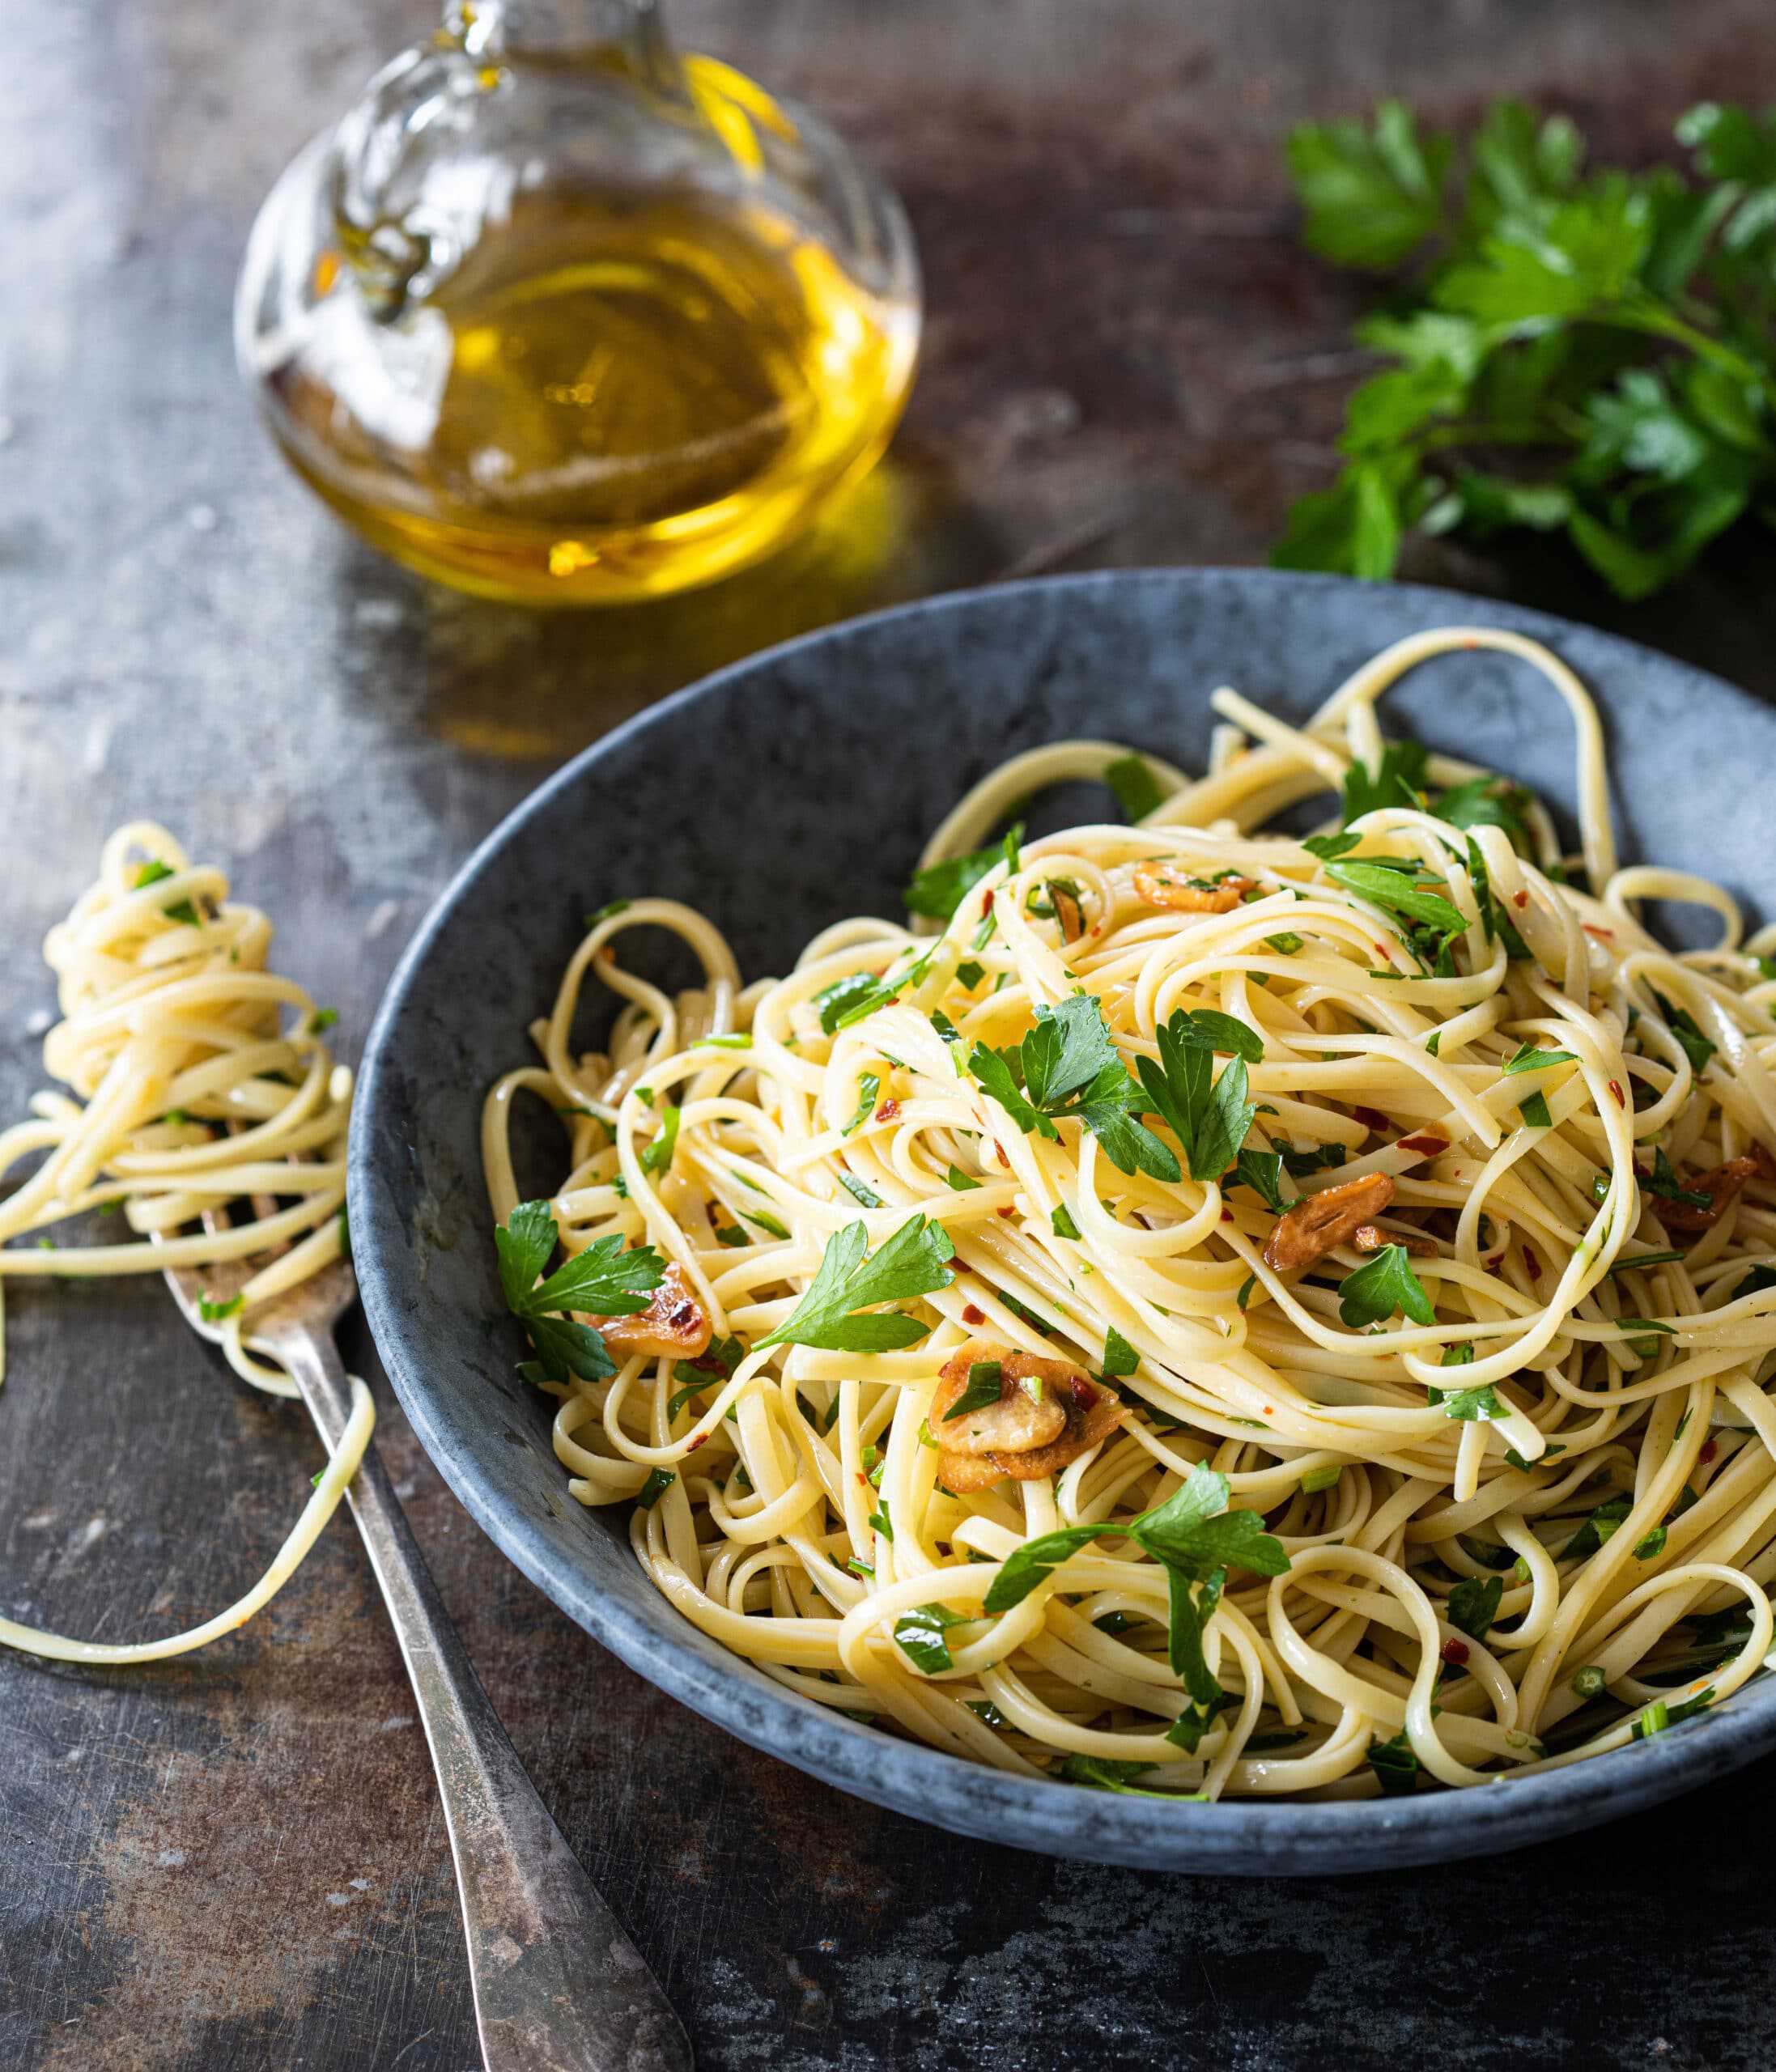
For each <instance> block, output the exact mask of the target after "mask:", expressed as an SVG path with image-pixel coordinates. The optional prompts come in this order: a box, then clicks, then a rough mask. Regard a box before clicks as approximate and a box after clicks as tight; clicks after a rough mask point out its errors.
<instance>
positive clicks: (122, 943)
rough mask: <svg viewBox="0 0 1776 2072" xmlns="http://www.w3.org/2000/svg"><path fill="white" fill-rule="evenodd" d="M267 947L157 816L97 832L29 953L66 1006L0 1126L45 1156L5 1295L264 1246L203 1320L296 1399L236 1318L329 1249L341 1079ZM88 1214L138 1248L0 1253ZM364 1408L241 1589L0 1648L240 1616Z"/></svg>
mask: <svg viewBox="0 0 1776 2072" xmlns="http://www.w3.org/2000/svg"><path fill="white" fill-rule="evenodd" d="M270 946H271V923H270V921H269V920H268V919H266V916H265V915H263V914H261V912H259V911H258V910H257V908H255V907H245V906H239V905H236V904H235V903H234V902H232V901H231V900H230V899H229V898H228V881H227V878H226V877H223V873H221V872H220V871H219V870H216V869H214V868H210V867H208V866H205V865H194V864H191V863H189V861H188V860H187V859H186V857H185V852H184V851H183V850H182V849H181V847H180V846H179V844H178V843H176V841H175V840H174V839H173V838H172V835H170V834H168V832H167V830H165V829H164V828H163V827H158V826H155V825H154V824H153V823H152V822H147V821H142V822H135V823H134V824H132V825H131V826H127V827H123V828H120V829H119V830H117V833H116V834H113V836H112V837H111V839H110V840H109V841H108V842H107V843H106V844H105V846H104V855H103V857H102V859H101V861H100V869H99V878H98V882H97V883H96V884H95V885H91V886H89V887H88V888H87V890H86V891H85V892H83V894H81V896H80V898H79V899H78V900H76V901H75V902H74V908H73V911H71V912H70V914H69V915H68V918H67V919H66V920H65V921H63V922H62V923H60V924H59V925H58V926H57V927H56V928H52V929H51V930H50V932H49V938H48V940H47V941H46V942H45V945H44V954H45V957H46V958H47V959H48V961H49V965H50V966H51V968H52V969H53V970H54V971H55V972H56V974H57V978H58V979H59V981H60V996H61V1004H62V1021H59V1022H58V1023H57V1025H55V1027H54V1028H53V1029H52V1030H50V1031H49V1035H48V1037H47V1038H45V1042H44V1063H45V1066H46V1068H48V1070H49V1073H50V1075H51V1076H52V1077H53V1078H55V1079H57V1080H59V1081H61V1082H62V1085H65V1086H66V1087H67V1088H69V1089H70V1092H69V1093H39V1094H37V1095H36V1097H35V1098H33V1099H32V1103H31V1107H32V1120H30V1121H28V1122H23V1123H15V1125H14V1126H13V1127H11V1128H10V1129H7V1130H4V1131H0V1175H5V1174H9V1173H10V1172H11V1170H13V1168H14V1167H15V1166H18V1165H19V1163H20V1161H23V1160H24V1159H26V1158H28V1157H32V1156H37V1157H39V1161H40V1162H39V1163H38V1164H37V1166H36V1168H35V1170H33V1171H32V1172H31V1173H30V1174H28V1175H27V1176H26V1177H25V1178H23V1179H22V1180H20V1181H19V1182H18V1183H17V1184H16V1185H15V1187H14V1188H13V1190H12V1191H11V1193H10V1194H9V1195H6V1196H5V1197H4V1199H0V1289H4V1287H5V1284H6V1277H7V1276H14V1275H19V1274H47V1275H53V1276H60V1277H62V1278H65V1279H66V1278H80V1279H91V1278H96V1277H100V1276H109V1275H113V1274H121V1273H157V1272H159V1271H160V1270H161V1268H162V1267H169V1266H172V1267H192V1266H205V1265H210V1264H215V1263H219V1262H221V1261H223V1260H239V1259H251V1258H254V1257H256V1256H257V1255H260V1254H270V1253H275V1254H276V1256H275V1257H270V1258H268V1259H266V1263H264V1264H263V1265H261V1266H260V1267H257V1270H256V1271H255V1272H253V1276H252V1277H251V1279H250V1280H248V1281H247V1282H246V1283H245V1284H244V1286H243V1287H242V1288H241V1289H240V1300H239V1302H238V1305H237V1306H233V1307H232V1308H231V1310H230V1311H229V1314H227V1315H226V1316H225V1317H223V1318H219V1323H220V1326H221V1329H222V1333H223V1337H222V1347H223V1353H224V1354H225V1356H226V1357H227V1361H228V1363H229V1365H231V1366H232V1368H233V1369H234V1370H235V1372H236V1374H239V1375H240V1377H241V1378H242V1379H243V1380H245V1381H248V1382H251V1383H252V1384H253V1386H254V1387H256V1388H260V1389H264V1390H266V1391H268V1392H269V1393H270V1394H272V1395H286V1396H293V1395H295V1393H296V1387H295V1383H294V1382H292V1381H291V1380H290V1379H289V1378H288V1377H287V1375H285V1374H283V1371H282V1370H281V1369H278V1368H276V1367H273V1366H270V1365H266V1362H265V1361H261V1360H258V1359H256V1358H255V1357H253V1354H252V1352H250V1351H249V1349H248V1346H247V1343H246V1340H245V1339H244V1336H243V1329H244V1328H246V1329H247V1330H249V1331H250V1326H251V1321H252V1315H253V1310H255V1309H256V1308H257V1306H259V1305H261V1303H264V1302H266V1301H269V1300H270V1298H271V1297H274V1296H276V1295H280V1294H283V1293H286V1292H287V1291H288V1290H289V1289H291V1288H294V1287H295V1286H296V1285H297V1284H299V1283H300V1282H301V1281H303V1280H306V1279H308V1276H310V1275H312V1274H314V1273H317V1272H319V1271H320V1270H321V1268H322V1267H325V1266H326V1265H328V1264H329V1263H331V1262H332V1261H333V1260H334V1259H338V1257H339V1256H340V1253H341V1250H342V1246H343V1227H342V1218H343V1214H344V1203H345V1196H346V1163H345V1161H346V1128H347V1125H348V1124H349V1123H350V1120H351V1085H352V1082H351V1072H349V1071H347V1070H346V1068H345V1067H343V1066H342V1065H336V1064H334V1061H333V1059H332V1057H331V1055H330V1054H329V1051H328V1048H327V1046H326V1043H325V1042H324V1041H323V1040H322V1035H321V1031H322V1030H323V1028H324V1027H325V1025H326V1023H327V1022H328V1021H330V1020H331V1018H332V1017H331V1016H330V1014H328V1013H325V1011H323V1010H321V1009H317V1008H316V1006H315V1004H314V1002H313V1001H312V1000H311V999H310V998H309V997H308V994H307V993H306V992H304V991H303V989H302V987H300V986H299V985H297V984H295V983H294V982H293V981H292V980H291V979H283V978H280V977H278V975H277V974H275V973H274V972H272V971H270V970H268V969H267V968H266V957H267V955H268V953H269V952H270ZM286 1017H289V1019H288V1021H287V1022H286V1019H285V1018H286ZM244 1204H253V1206H254V1208H255V1213H253V1215H251V1216H249V1217H247V1218H246V1219H245V1220H244V1221H235V1222H233V1223H232V1224H228V1223H226V1222H223V1221H221V1220H220V1219H219V1217H218V1216H216V1215H215V1214H212V1215H211V1216H210V1223H211V1224H212V1225H215V1226H216V1227H213V1228H197V1229H193V1227H192V1226H193V1225H198V1224H200V1223H201V1221H202V1219H203V1218H204V1216H205V1215H206V1212H219V1211H221V1210H223V1209H225V1208H230V1207H231V1205H232V1209H233V1210H234V1212H236V1213H237V1214H238V1212H239V1210H240V1208H242V1206H243V1205H244ZM95 1210H97V1211H109V1212H116V1213H117V1215H118V1216H119V1217H120V1218H121V1224H122V1225H123V1227H124V1228H125V1229H128V1230H129V1231H130V1232H131V1233H134V1239H135V1240H136V1242H130V1241H129V1240H124V1241H122V1242H100V1243H98V1244H94V1245H74V1246H64V1245H57V1243H55V1242H54V1241H53V1240H52V1239H50V1238H42V1237H39V1238H36V1242H35V1243H33V1244H31V1245H29V1246H21V1245H15V1246H10V1247H8V1246H6V1245H5V1242H4V1241H5V1240H6V1239H7V1238H29V1237H30V1236H31V1235H32V1233H36V1232H40V1231H43V1230H45V1229H50V1228H53V1226H55V1225H58V1224H60V1223H62V1222H65V1221H66V1220H67V1219H68V1218H70V1217H71V1216H79V1215H81V1214H83V1213H84V1212H88V1211H95ZM143 1239H148V1240H152V1241H153V1242H140V1241H142V1240H143ZM3 1370H4V1369H3V1347H0V1372H3ZM373 1418H374V1412H373V1410H372V1404H371V1399H370V1394H369V1391H368V1390H367V1389H366V1388H365V1386H364V1385H363V1382H360V1381H358V1380H356V1379H355V1378H354V1380H353V1383H352V1411H351V1417H350V1419H349V1420H348V1422H347V1425H346V1432H345V1433H344V1436H343V1437H342V1440H341V1442H340V1445H339V1447H338V1450H337V1451H336V1452H335V1453H334V1455H333V1456H332V1458H331V1459H330V1460H329V1463H328V1465H327V1467H326V1468H325V1471H323V1473H322V1474H321V1475H320V1476H318V1477H317V1480H316V1484H315V1489H314V1494H313V1495H312V1497H310V1498H309V1500H308V1503H307V1504H306V1505H304V1509H303V1511H302V1514H301V1515H300V1518H298V1520H297V1522H296V1523H295V1526H294V1527H293V1528H292V1530H291V1534H290V1536H289V1538H288V1539H287V1540H286V1542H285V1543H284V1545H283V1548H281V1549H280V1550H279V1552H278V1556H277V1558H276V1560H274V1562H273V1564H272V1565H271V1567H270V1569H269V1570H268V1571H267V1572H266V1575H265V1576H264V1577H262V1578H261V1581H260V1582H258V1583H257V1584H256V1585H255V1586H254V1587H253V1590H250V1591H249V1593H248V1594H247V1595H246V1596H244V1598H242V1599H240V1602H239V1603H236V1604H235V1605H233V1606H232V1607H230V1608H229V1609H228V1610H227V1611H223V1612H221V1613H219V1615H218V1616H216V1617H215V1618H214V1619H211V1620H206V1622H205V1623H204V1624H202V1625H201V1626H198V1627H196V1628H193V1629H192V1630H191V1631H190V1632H189V1633H178V1634H173V1635H169V1636H168V1637H166V1638H164V1639H163V1640H159V1641H143V1642H139V1643H134V1644H122V1645H108V1644H106V1645H101V1644H99V1643H96V1642H92V1641H72V1640H65V1639H63V1638H62V1637H59V1636H58V1635H56V1634H53V1633H42V1632H40V1631H38V1630H37V1629H36V1628H32V1627H27V1626H23V1625H19V1624H15V1622H14V1621H12V1620H5V1619H0V1641H3V1642H4V1643H5V1644H6V1645H8V1646H11V1647H15V1648H20V1649H23V1650H26V1651H27V1652H28V1653H30V1654H40V1655H49V1656H53V1657H55V1658H57V1659H58V1660H62V1661H70V1662H94V1663H108V1664H118V1663H128V1662H154V1661H159V1660H161V1659H163V1658H165V1657H167V1656H168V1655H174V1654H185V1653H186V1652H187V1651H188V1650H190V1649H192V1648H196V1647H202V1645H205V1643H206V1642H207V1641H211V1640H213V1639H215V1638H216V1637H218V1636H219V1634H222V1633H227V1632H230V1631H232V1629H233V1628H235V1627H236V1626H240V1625H243V1624H245V1622H246V1621H247V1620H249V1619H250V1618H251V1617H252V1616H253V1614H254V1613H255V1612H256V1611H258V1610H259V1609H260V1607H261V1606H262V1605H264V1604H265V1603H267V1602H268V1601H269V1600H270V1599H271V1598H272V1597H273V1596H274V1595H275V1594H276V1593H277V1591H278V1590H279V1589H281V1588H282V1586H283V1584H284V1583H285V1582H287V1580H288V1579H289V1577H291V1575H292V1574H293V1573H295V1569H296V1567H297V1565H299V1563H300V1561H301V1560H302V1558H303V1556H304V1555H305V1554H306V1553H307V1552H308V1549H309V1548H310V1547H312V1545H313V1543H314V1542H315V1541H316V1539H318V1538H319V1536H320V1534H321V1530H322V1528H323V1527H324V1526H325V1524H326V1522H327V1520H328V1519H329V1518H330V1517H331V1516H332V1514H333V1512H334V1509H335V1508H336V1506H337V1505H338V1501H339V1499H340V1497H342V1495H343V1494H344V1492H345V1488H346V1484H348V1483H349V1482H350V1481H351V1477H352V1475H354V1474H355V1471H356V1470H357V1466H358V1463H359V1460H360V1459H361V1458H363V1451H364V1449H365V1447H366V1446H368V1444H369V1442H370V1433H371V1427H372V1422H373Z"/></svg>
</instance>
